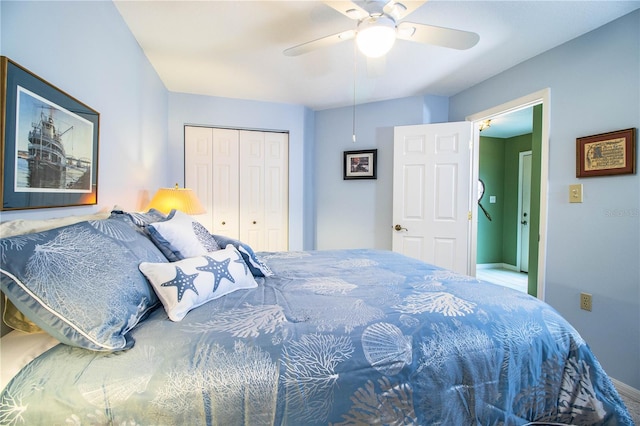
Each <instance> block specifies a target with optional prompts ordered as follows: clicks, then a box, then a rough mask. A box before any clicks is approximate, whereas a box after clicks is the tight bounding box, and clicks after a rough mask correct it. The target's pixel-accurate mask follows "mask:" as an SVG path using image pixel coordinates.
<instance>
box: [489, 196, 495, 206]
mask: <svg viewBox="0 0 640 426" xmlns="http://www.w3.org/2000/svg"><path fill="white" fill-rule="evenodd" d="M489 203H490V204H495V203H496V196H495V195H490V196H489Z"/></svg>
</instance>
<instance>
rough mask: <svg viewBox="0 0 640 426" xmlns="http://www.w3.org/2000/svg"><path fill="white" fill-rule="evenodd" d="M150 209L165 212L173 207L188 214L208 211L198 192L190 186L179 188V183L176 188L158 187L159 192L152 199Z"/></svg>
mask: <svg viewBox="0 0 640 426" xmlns="http://www.w3.org/2000/svg"><path fill="white" fill-rule="evenodd" d="M148 209H156V210H158V211H161V212H162V213H164V214H167V213H169V212H170V211H171V210H173V209H176V210H180V211H181V212H183V213H185V214H188V215H194V214H203V213H206V210H205V209H204V207H202V204H200V200H198V197H196V194H195V193H194V192H193V191H192V190H191V189H189V188H178V185H177V184H176V187H175V188H160V189H158V192H156V193H155V195H154V196H153V198H152V199H151V202H150V203H149V206H148Z"/></svg>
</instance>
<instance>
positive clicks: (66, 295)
mask: <svg viewBox="0 0 640 426" xmlns="http://www.w3.org/2000/svg"><path fill="white" fill-rule="evenodd" d="M0 248H2V257H1V263H0V288H1V289H2V291H3V292H4V293H5V295H6V296H7V297H8V298H9V299H10V300H11V302H13V304H14V305H15V306H16V307H17V308H18V309H19V310H20V311H21V312H22V313H24V314H25V315H26V316H27V317H28V318H29V319H30V320H32V321H33V322H34V323H36V324H37V325H38V326H39V327H40V328H42V329H43V330H44V331H46V332H47V333H49V334H50V335H51V336H53V337H55V338H56V339H58V340H59V341H61V342H62V343H66V344H68V345H71V346H78V347H82V348H86V349H91V350H95V351H109V352H111V351H118V350H123V349H128V348H130V347H131V346H133V344H134V341H133V340H132V339H131V338H130V337H129V336H128V335H127V332H128V331H129V330H131V329H132V328H133V327H134V326H135V325H136V324H138V322H140V321H141V320H142V319H144V317H145V316H146V315H147V314H148V313H149V312H150V311H151V310H152V309H153V308H154V307H156V306H157V304H158V298H157V296H156V295H155V293H154V292H153V290H152V288H151V287H150V286H149V284H148V283H147V281H146V279H145V277H144V276H143V275H142V274H141V273H140V271H139V270H138V264H139V263H140V262H142V261H151V262H166V258H165V257H164V256H163V255H162V253H160V251H159V250H158V249H157V248H156V247H155V246H154V245H153V243H151V241H149V240H148V239H147V238H146V237H144V236H143V235H142V234H140V233H139V232H137V231H135V230H134V229H133V228H131V227H130V226H129V225H127V224H126V223H124V222H122V221H119V220H113V219H104V220H96V221H85V222H80V223H77V224H74V225H69V226H65V227H61V228H56V229H52V230H49V231H44V232H39V233H35V234H27V235H22V236H16V237H11V238H3V239H0Z"/></svg>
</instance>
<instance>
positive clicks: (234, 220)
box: [184, 126, 289, 251]
mask: <svg viewBox="0 0 640 426" xmlns="http://www.w3.org/2000/svg"><path fill="white" fill-rule="evenodd" d="M184 160H185V165H184V169H185V186H186V187H188V188H191V189H193V190H194V191H195V192H196V194H197V195H198V198H199V199H200V201H201V202H202V204H203V206H204V207H205V209H206V210H207V212H206V213H205V214H203V215H199V216H196V217H195V218H196V219H197V220H198V221H199V222H201V223H202V224H203V225H204V226H205V227H206V228H207V229H208V230H209V232H211V233H213V234H219V235H225V236H227V237H230V238H234V239H239V240H241V241H243V242H245V243H247V244H249V245H250V246H251V247H252V248H253V249H254V250H256V251H286V250H288V248H289V135H288V133H277V132H259V131H248V130H247V131H245V130H235V129H219V128H210V127H196V126H185V159H184Z"/></svg>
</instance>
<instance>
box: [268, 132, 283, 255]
mask: <svg viewBox="0 0 640 426" xmlns="http://www.w3.org/2000/svg"><path fill="white" fill-rule="evenodd" d="M288 142H289V135H288V134H286V133H266V134H265V159H264V162H265V177H264V180H265V201H264V216H265V217H264V221H265V248H264V250H267V251H286V250H287V249H288V247H289V235H288V224H289V201H288V200H289V143H288Z"/></svg>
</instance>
